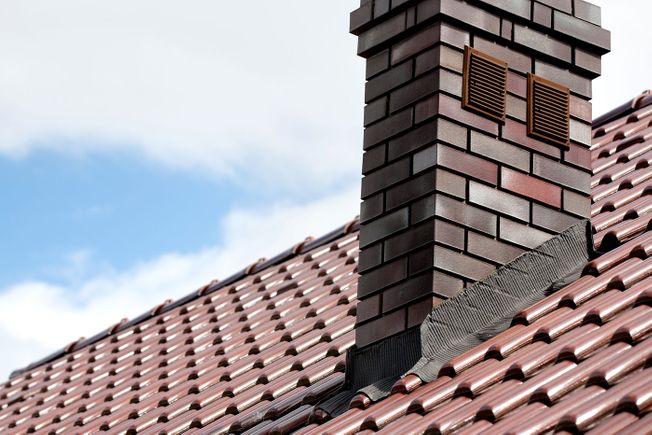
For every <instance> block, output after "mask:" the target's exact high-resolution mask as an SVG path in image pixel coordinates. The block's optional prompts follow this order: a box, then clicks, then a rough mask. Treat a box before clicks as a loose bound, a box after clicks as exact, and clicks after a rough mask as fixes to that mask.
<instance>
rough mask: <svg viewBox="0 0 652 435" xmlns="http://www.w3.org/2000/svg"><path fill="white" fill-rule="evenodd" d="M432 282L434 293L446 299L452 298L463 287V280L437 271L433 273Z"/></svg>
mask: <svg viewBox="0 0 652 435" xmlns="http://www.w3.org/2000/svg"><path fill="white" fill-rule="evenodd" d="M432 283H433V289H434V293H435V294H437V295H440V296H443V297H444V298H447V299H450V298H454V297H455V296H457V295H458V294H460V292H461V291H462V289H464V281H462V280H461V279H459V278H455V277H453V276H451V275H447V274H445V273H442V272H438V271H435V272H434V273H433V276H432Z"/></svg>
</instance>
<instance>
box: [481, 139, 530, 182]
mask: <svg viewBox="0 0 652 435" xmlns="http://www.w3.org/2000/svg"><path fill="white" fill-rule="evenodd" d="M471 151H473V152H474V153H476V154H481V155H482V156H484V157H487V158H489V159H492V160H496V161H498V162H500V163H504V164H506V165H509V166H512V167H515V168H518V169H521V170H523V171H527V172H529V171H530V152H529V151H527V150H525V149H523V148H519V147H516V146H513V145H510V144H508V143H506V142H503V141H501V140H498V139H494V138H493V137H491V136H487V135H485V134H482V133H478V132H475V131H472V132H471Z"/></svg>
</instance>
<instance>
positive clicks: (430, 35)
mask: <svg viewBox="0 0 652 435" xmlns="http://www.w3.org/2000/svg"><path fill="white" fill-rule="evenodd" d="M439 34H440V26H439V24H435V25H432V26H430V27H427V28H425V29H424V30H422V31H420V32H419V33H417V34H415V35H413V36H411V37H409V38H408V39H406V40H404V41H401V42H399V43H397V44H395V45H394V46H393V47H392V64H393V65H394V64H397V63H399V62H401V61H403V60H405V59H407V58H408V57H412V56H414V55H415V54H417V53H419V52H420V51H423V50H425V49H426V48H428V47H431V46H432V45H434V44H436V43H437V42H439Z"/></svg>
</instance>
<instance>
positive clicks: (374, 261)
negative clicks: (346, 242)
mask: <svg viewBox="0 0 652 435" xmlns="http://www.w3.org/2000/svg"><path fill="white" fill-rule="evenodd" d="M382 262H383V244H382V243H376V244H375V245H371V246H367V247H366V248H364V249H361V250H360V256H359V258H358V272H359V273H363V272H366V271H367V270H369V269H373V268H374V267H376V266H380V264H381V263H382Z"/></svg>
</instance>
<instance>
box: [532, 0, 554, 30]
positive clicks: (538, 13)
mask: <svg viewBox="0 0 652 435" xmlns="http://www.w3.org/2000/svg"><path fill="white" fill-rule="evenodd" d="M532 21H534V22H535V23H537V24H540V25H542V26H545V27H550V26H552V8H550V7H548V6H546V5H542V4H541V3H537V2H534V7H533V9H532Z"/></svg>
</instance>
